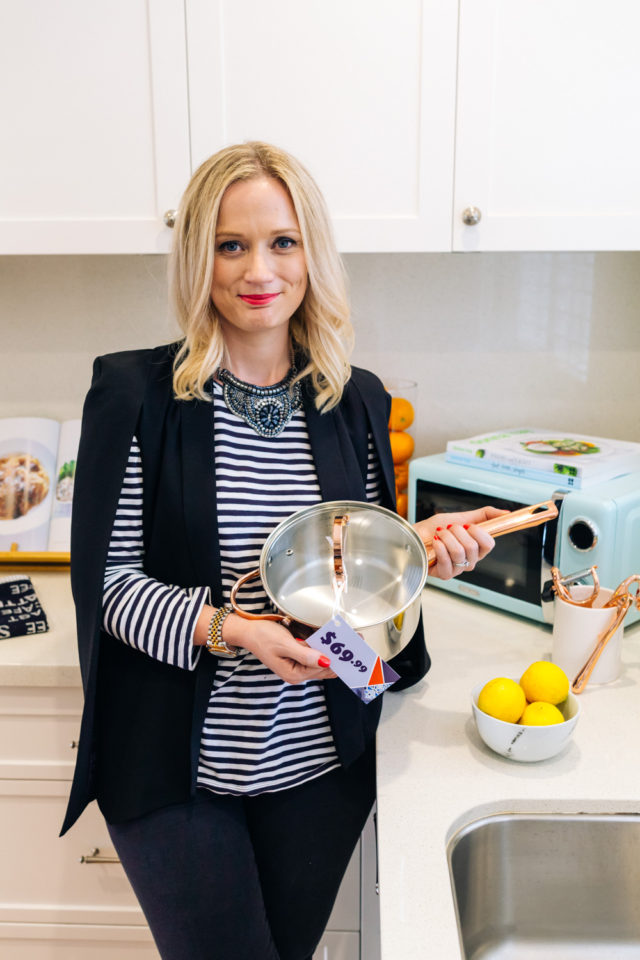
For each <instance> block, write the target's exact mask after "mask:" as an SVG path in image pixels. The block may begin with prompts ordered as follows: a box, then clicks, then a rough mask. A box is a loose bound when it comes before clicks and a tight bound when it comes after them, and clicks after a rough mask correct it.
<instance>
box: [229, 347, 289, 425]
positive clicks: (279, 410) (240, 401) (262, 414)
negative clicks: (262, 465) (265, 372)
mask: <svg viewBox="0 0 640 960" xmlns="http://www.w3.org/2000/svg"><path fill="white" fill-rule="evenodd" d="M297 373H298V371H297V369H296V366H295V363H294V364H293V365H292V367H291V369H290V370H289V373H288V374H287V375H286V377H285V378H284V380H281V381H280V382H279V383H274V385H273V386H272V387H257V386H255V384H253V383H245V382H244V380H238V378H237V377H234V375H233V374H232V373H231V371H230V370H224V369H222V368H220V369H219V370H218V373H217V377H218V380H220V381H221V383H222V394H223V396H224V402H225V403H226V405H227V407H228V409H229V410H231V412H232V413H235V414H237V416H239V417H241V418H242V419H243V420H244V422H245V423H248V424H249V426H250V427H252V428H253V429H254V430H255V431H256V433H257V434H259V435H260V436H261V437H277V436H278V434H280V433H282V431H283V430H284V428H285V426H286V425H287V424H288V423H289V420H291V417H292V416H293V414H294V413H295V412H296V410H299V409H300V408H301V406H302V390H301V389H300V381H299V380H298V382H297V383H294V384H293V386H291V383H292V381H293V379H294V377H295V376H296V374H297Z"/></svg>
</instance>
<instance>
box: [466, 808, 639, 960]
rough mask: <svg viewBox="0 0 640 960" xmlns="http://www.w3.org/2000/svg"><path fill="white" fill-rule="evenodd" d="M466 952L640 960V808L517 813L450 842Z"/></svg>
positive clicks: (523, 959)
mask: <svg viewBox="0 0 640 960" xmlns="http://www.w3.org/2000/svg"><path fill="white" fill-rule="evenodd" d="M447 853H448V858H449V870H450V874H451V883H452V887H453V894H454V899H455V904H456V912H457V917H458V928H459V931H460V943H461V949H462V956H463V957H464V960H541V958H543V957H544V960H578V958H580V960H596V958H597V960H632V958H633V960H640V814H617V815H606V814H605V815H593V814H577V815H555V814H554V815H547V814H542V815H538V814H531V815H530V814H509V815H496V816H489V817H484V818H483V819H479V820H475V821H474V822H472V823H470V824H468V825H467V826H464V827H463V828H462V829H460V830H458V831H457V833H456V834H455V835H454V836H453V837H452V838H451V840H450V842H449V844H448V848H447Z"/></svg>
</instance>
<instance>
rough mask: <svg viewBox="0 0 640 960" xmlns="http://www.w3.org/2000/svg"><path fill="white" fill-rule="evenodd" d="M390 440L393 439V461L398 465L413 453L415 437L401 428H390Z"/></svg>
mask: <svg viewBox="0 0 640 960" xmlns="http://www.w3.org/2000/svg"><path fill="white" fill-rule="evenodd" d="M389 440H390V441H391V456H392V457H393V462H394V463H395V464H396V465H397V464H399V463H404V462H405V461H406V460H408V459H409V457H410V456H411V454H412V453H413V448H414V447H415V442H414V439H413V437H412V436H411V435H410V434H408V433H403V432H402V431H401V430H390V431H389Z"/></svg>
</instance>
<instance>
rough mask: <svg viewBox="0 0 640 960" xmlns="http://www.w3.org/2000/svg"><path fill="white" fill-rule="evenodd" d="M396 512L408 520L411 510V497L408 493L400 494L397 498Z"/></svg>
mask: <svg viewBox="0 0 640 960" xmlns="http://www.w3.org/2000/svg"><path fill="white" fill-rule="evenodd" d="M396 510H397V512H398V513H399V514H400V516H401V517H404V518H405V520H406V519H407V513H408V510H409V497H408V496H407V494H406V493H399V494H398V496H397V498H396Z"/></svg>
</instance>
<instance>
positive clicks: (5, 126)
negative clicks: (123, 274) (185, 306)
mask: <svg viewBox="0 0 640 960" xmlns="http://www.w3.org/2000/svg"><path fill="white" fill-rule="evenodd" d="M0 34H1V35H2V37H3V45H2V58H1V59H0V85H1V86H2V89H3V91H4V93H5V96H4V99H3V115H2V124H0V156H2V177H1V178H0V253H154V252H157V251H162V250H165V249H167V247H168V242H169V239H170V235H171V231H170V230H169V229H168V228H167V227H166V226H165V225H164V224H163V220H162V214H163V212H164V211H165V210H167V209H168V208H172V207H176V206H177V203H178V199H179V197H180V193H181V191H182V190H183V189H184V187H185V185H186V182H187V180H188V178H189V172H190V171H189V139H188V105H187V89H186V88H187V73H186V53H185V41H184V10H183V4H182V2H181V0H93V2H91V3H86V2H85V0H59V2H57V3H46V2H45V0H21V2H20V3H4V4H3V5H2V12H1V13H0Z"/></svg>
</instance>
